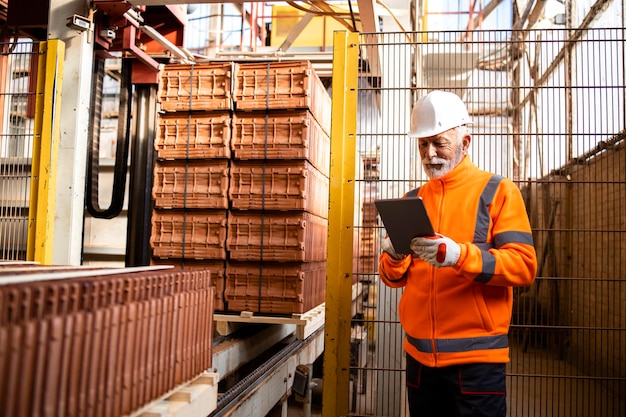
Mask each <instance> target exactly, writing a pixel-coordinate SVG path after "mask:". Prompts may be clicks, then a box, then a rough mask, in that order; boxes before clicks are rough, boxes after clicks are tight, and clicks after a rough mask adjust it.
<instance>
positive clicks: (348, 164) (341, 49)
mask: <svg viewBox="0 0 626 417" xmlns="http://www.w3.org/2000/svg"><path fill="white" fill-rule="evenodd" d="M358 58H359V45H358V34H357V33H348V32H339V31H338V32H335V34H334V40H333V77H332V122H331V134H330V140H331V145H330V148H331V155H330V156H331V157H330V198H329V214H328V257H327V269H326V270H327V272H326V323H325V341H324V379H323V381H324V382H323V392H322V395H323V402H322V403H323V406H322V407H323V408H322V415H323V416H324V417H338V416H345V415H347V414H348V397H349V384H350V326H351V321H352V317H351V316H352V266H353V257H354V255H353V239H354V227H353V223H354V177H355V163H356V124H357V123H356V122H357V94H358V92H357V87H358Z"/></svg>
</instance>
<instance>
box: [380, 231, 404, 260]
mask: <svg viewBox="0 0 626 417" xmlns="http://www.w3.org/2000/svg"><path fill="white" fill-rule="evenodd" d="M380 247H381V249H382V250H383V252H385V253H387V255H389V256H390V257H391V259H392V260H393V261H401V260H402V259H403V258H404V256H403V255H400V254H399V253H397V252H396V250H395V249H394V248H393V244H392V243H391V239H389V236H385V238H384V239H383V242H382V243H381V244H380Z"/></svg>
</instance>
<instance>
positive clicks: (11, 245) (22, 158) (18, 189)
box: [0, 40, 39, 260]
mask: <svg viewBox="0 0 626 417" xmlns="http://www.w3.org/2000/svg"><path fill="white" fill-rule="evenodd" d="M0 50H1V51H2V52H1V54H0V82H1V83H2V84H1V87H0V109H1V111H0V114H1V115H2V116H1V118H0V260H25V259H26V240H27V227H28V206H29V200H30V175H31V174H30V169H31V156H32V143H33V127H34V126H33V121H34V119H33V117H34V112H35V87H36V85H35V82H36V78H35V74H36V72H37V56H38V53H39V52H38V51H39V44H38V43H33V42H32V41H26V40H23V41H15V42H9V43H1V44H0Z"/></svg>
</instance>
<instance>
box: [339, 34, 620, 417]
mask: <svg viewBox="0 0 626 417" xmlns="http://www.w3.org/2000/svg"><path fill="white" fill-rule="evenodd" d="M625 34H626V30H624V29H622V28H615V29H610V28H608V29H607V28H605V29H586V30H578V31H568V30H554V29H550V30H525V31H473V32H465V31H459V32H450V31H448V32H418V33H409V34H407V33H384V34H377V35H372V34H363V35H362V36H361V40H362V42H361V44H360V47H361V51H362V57H361V59H362V60H363V62H364V63H366V62H367V56H368V53H369V54H370V56H371V51H376V52H377V53H378V55H379V56H380V63H381V66H380V74H377V73H376V71H374V69H375V68H373V67H372V65H369V66H368V65H365V64H364V65H361V68H363V70H362V72H361V78H360V80H359V92H358V100H359V102H358V125H357V146H358V153H359V155H360V156H361V161H357V164H360V167H361V170H360V172H359V174H358V175H359V177H358V178H357V180H356V183H355V184H356V185H355V198H356V200H357V201H356V202H355V206H356V207H357V210H356V216H355V227H356V228H357V229H358V230H359V234H358V251H356V255H355V256H356V258H357V259H358V262H357V263H355V271H354V273H355V274H356V275H357V276H358V277H359V281H360V282H361V283H362V284H363V288H364V293H365V297H363V301H362V306H361V307H362V308H361V309H359V311H361V312H362V314H359V315H357V316H356V320H354V322H353V325H354V328H355V331H356V332H357V334H358V335H357V336H355V337H353V339H354V341H353V346H355V352H354V358H353V359H354V360H353V362H352V373H351V374H352V378H353V384H352V389H351V415H359V416H360V415H363V416H370V415H371V416H374V415H376V416H401V415H408V410H407V408H406V406H405V394H404V373H403V361H404V358H403V353H402V338H403V333H402V329H401V327H400V325H399V322H398V319H397V314H396V307H397V305H398V300H399V298H400V295H401V290H396V289H390V288H387V287H385V286H384V285H382V284H381V283H380V282H379V280H378V277H377V261H378V253H379V249H378V243H379V240H380V238H381V234H382V233H381V232H382V228H381V224H380V222H379V220H378V219H377V217H376V212H375V209H374V208H373V202H374V200H375V199H377V198H391V197H400V196H402V195H403V194H404V193H405V192H406V191H408V190H410V189H412V188H414V187H416V186H419V185H421V184H423V183H424V182H425V181H427V177H425V175H424V174H423V173H422V170H421V164H420V159H419V153H418V152H417V147H416V143H415V142H414V141H412V140H410V139H409V138H407V136H406V132H407V131H408V129H409V115H410V110H411V105H412V103H414V102H415V101H416V99H417V98H419V97H421V96H422V95H424V94H426V93H427V92H428V91H430V90H433V89H442V90H448V91H452V92H455V93H457V94H458V95H459V96H460V97H461V98H463V99H464V100H465V102H466V103H467V105H468V108H469V112H470V115H471V117H472V119H473V124H472V125H471V134H472V142H471V145H470V150H469V154H470V158H471V160H472V161H473V162H474V163H476V164H477V165H478V166H479V167H480V168H482V169H484V170H487V171H490V172H493V173H495V174H499V175H503V176H506V177H508V178H511V179H512V180H513V181H514V182H515V183H516V184H517V185H518V186H519V188H520V189H521V191H522V194H523V196H524V198H525V201H526V206H527V212H528V216H529V218H530V220H531V225H532V228H533V237H534V243H535V249H536V251H537V258H538V261H539V270H538V276H537V279H536V281H535V283H534V284H533V285H532V286H531V287H528V288H515V290H514V307H513V308H514V313H513V317H512V325H511V331H510V335H509V339H510V340H509V343H510V345H511V362H510V363H509V364H508V367H507V384H508V387H507V389H508V414H509V415H510V416H554V415H567V416H581V417H582V416H609V415H610V416H626V361H625V360H624V359H625V356H624V355H626V308H625V307H624V305H625V304H626V268H624V265H623V259H626V224H625V223H626V221H625V218H626V216H625V215H624V209H623V207H624V205H625V204H626V146H625V141H624V137H625V131H624V124H625V119H626V117H625V114H626V110H625V105H624V100H625V98H626V97H625V91H626V90H625V76H626V73H625V64H624V58H625V57H624V52H625V45H626V44H625V43H624V40H625V39H624V36H625ZM450 308H453V309H454V308H457V309H459V314H462V306H450ZM364 344H366V345H367V349H361V350H360V351H359V350H358V349H357V348H356V346H362V345H364Z"/></svg>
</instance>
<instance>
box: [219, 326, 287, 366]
mask: <svg viewBox="0 0 626 417" xmlns="http://www.w3.org/2000/svg"><path fill="white" fill-rule="evenodd" d="M254 326H259V325H254ZM295 331H296V325H295V324H272V325H267V327H266V328H265V329H263V330H261V331H258V332H256V333H255V334H254V335H253V336H251V337H235V338H232V339H228V340H226V341H224V342H222V343H219V344H217V345H215V346H214V347H213V362H212V363H213V368H215V372H217V373H218V374H219V375H220V379H224V378H226V377H228V376H229V375H230V374H232V373H233V372H235V371H236V370H237V369H239V368H240V367H241V366H242V365H244V364H246V363H248V362H251V361H252V360H253V359H255V358H257V357H258V356H259V355H260V354H262V353H263V352H265V351H266V350H268V349H269V348H270V347H272V346H274V345H276V344H278V343H280V341H281V340H283V339H284V338H286V337H287V336H289V335H291V334H293V333H294V332H295Z"/></svg>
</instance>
